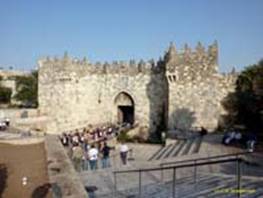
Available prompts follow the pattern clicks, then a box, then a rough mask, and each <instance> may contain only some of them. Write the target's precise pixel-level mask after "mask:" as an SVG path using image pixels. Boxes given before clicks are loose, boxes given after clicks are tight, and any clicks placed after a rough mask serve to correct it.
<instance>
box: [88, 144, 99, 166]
mask: <svg viewBox="0 0 263 198" xmlns="http://www.w3.org/2000/svg"><path fill="white" fill-rule="evenodd" d="M98 153H99V152H98V149H96V148H95V146H94V144H93V145H91V149H89V151H88V156H89V163H90V169H91V170H96V169H97V161H98Z"/></svg>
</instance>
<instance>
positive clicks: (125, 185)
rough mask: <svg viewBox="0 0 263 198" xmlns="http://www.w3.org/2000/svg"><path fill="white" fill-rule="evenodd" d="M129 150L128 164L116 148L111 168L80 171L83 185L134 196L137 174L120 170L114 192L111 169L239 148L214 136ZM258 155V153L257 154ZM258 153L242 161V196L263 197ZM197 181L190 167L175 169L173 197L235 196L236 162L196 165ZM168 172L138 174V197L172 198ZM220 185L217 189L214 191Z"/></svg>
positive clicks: (103, 193)
mask: <svg viewBox="0 0 263 198" xmlns="http://www.w3.org/2000/svg"><path fill="white" fill-rule="evenodd" d="M128 146H129V148H132V149H133V154H132V156H130V158H131V159H133V160H130V161H129V165H128V166H123V165H121V162H120V159H119V155H118V150H116V151H115V152H114V153H113V155H114V156H115V157H112V167H111V168H108V169H99V170H97V171H84V172H81V173H80V174H79V175H80V177H81V179H82V182H83V184H84V186H86V187H87V186H89V187H91V186H93V187H94V186H95V187H96V188H97V190H96V191H95V195H96V197H138V194H139V187H138V185H139V174H138V173H122V174H118V175H117V193H114V174H113V171H115V170H130V169H145V168H153V167H159V165H160V163H162V162H171V161H172V162H173V161H181V160H185V159H194V158H200V157H209V156H214V155H223V154H228V153H237V152H241V151H242V150H241V149H239V148H234V147H226V146H224V145H221V144H220V141H219V140H218V138H213V137H209V136H207V137H204V138H203V139H201V138H196V139H190V140H186V141H185V140H177V141H173V142H171V143H170V144H168V145H166V146H165V147H161V146H157V145H148V144H139V145H138V144H129V145H128ZM260 156H261V157H262V155H260ZM258 157H259V154H256V153H255V154H253V155H251V156H248V157H245V159H246V160H247V163H245V164H243V170H242V173H243V175H249V176H251V177H247V176H243V177H242V178H243V179H242V187H243V188H245V190H249V189H252V190H253V193H251V192H252V191H250V193H248V192H247V193H246V194H243V195H244V196H243V197H251V198H252V197H260V196H262V197H263V189H262V187H261V186H262V185H261V184H262V183H263V179H262V177H254V176H260V175H262V176H263V170H262V167H263V160H261V161H262V164H261V163H255V161H256V160H257V159H259V158H258ZM197 173H198V174H197V180H198V182H197V183H193V181H194V180H193V168H184V169H182V170H180V171H178V172H177V174H176V175H177V181H176V186H177V187H176V195H177V197H189V198H190V197H191V198H193V197H236V194H233V192H230V190H229V189H230V188H235V187H236V176H235V174H236V164H235V163H232V164H231V163H228V164H224V165H207V166H204V167H198V171H197ZM172 175H173V173H172V171H171V170H170V171H169V170H166V171H164V172H163V174H162V173H161V172H160V171H152V172H143V173H142V196H141V197H161V198H162V197H164V198H166V197H172V188H171V185H172ZM217 188H220V189H221V190H215V189H217Z"/></svg>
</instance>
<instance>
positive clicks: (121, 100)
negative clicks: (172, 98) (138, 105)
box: [114, 92, 134, 124]
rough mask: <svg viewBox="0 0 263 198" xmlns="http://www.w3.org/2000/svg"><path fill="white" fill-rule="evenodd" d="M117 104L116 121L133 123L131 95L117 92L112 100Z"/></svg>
mask: <svg viewBox="0 0 263 198" xmlns="http://www.w3.org/2000/svg"><path fill="white" fill-rule="evenodd" d="M114 103H115V105H116V106H117V112H118V113H117V121H118V123H130V124H133V123H134V102H133V99H132V97H131V96H130V95H129V94H127V93H125V92H121V93H119V94H118V95H117V96H116V98H115V101H114Z"/></svg>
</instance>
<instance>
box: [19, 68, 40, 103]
mask: <svg viewBox="0 0 263 198" xmlns="http://www.w3.org/2000/svg"><path fill="white" fill-rule="evenodd" d="M37 84H38V72H37V71H33V72H32V73H31V74H30V75H28V76H17V77H16V91H17V93H16V95H15V99H16V100H18V101H20V102H21V103H22V104H23V105H26V106H32V107H36V106H37V104H38V102H37V94H38V86H37Z"/></svg>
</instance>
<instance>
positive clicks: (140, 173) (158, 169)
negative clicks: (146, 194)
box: [113, 157, 243, 198]
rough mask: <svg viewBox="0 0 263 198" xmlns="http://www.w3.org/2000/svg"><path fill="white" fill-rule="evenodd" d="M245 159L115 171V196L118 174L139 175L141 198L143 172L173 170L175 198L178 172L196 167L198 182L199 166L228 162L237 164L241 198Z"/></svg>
mask: <svg viewBox="0 0 263 198" xmlns="http://www.w3.org/2000/svg"><path fill="white" fill-rule="evenodd" d="M242 161H243V159H242V158H241V157H235V158H229V159H221V160H214V161H207V162H196V161H195V162H194V163H189V164H183V165H175V166H169V167H157V168H146V169H132V170H122V171H113V174H114V194H115V196H116V193H117V174H122V173H139V197H141V189H142V188H141V186H142V181H141V177H142V176H141V175H142V172H149V171H163V170H169V169H172V170H173V198H175V180H176V170H177V169H180V168H188V167H194V168H195V170H194V177H195V178H194V181H195V182H196V167H197V166H205V165H211V164H221V163H227V162H237V189H238V197H240V189H241V162H242Z"/></svg>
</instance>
